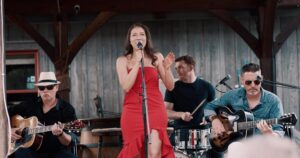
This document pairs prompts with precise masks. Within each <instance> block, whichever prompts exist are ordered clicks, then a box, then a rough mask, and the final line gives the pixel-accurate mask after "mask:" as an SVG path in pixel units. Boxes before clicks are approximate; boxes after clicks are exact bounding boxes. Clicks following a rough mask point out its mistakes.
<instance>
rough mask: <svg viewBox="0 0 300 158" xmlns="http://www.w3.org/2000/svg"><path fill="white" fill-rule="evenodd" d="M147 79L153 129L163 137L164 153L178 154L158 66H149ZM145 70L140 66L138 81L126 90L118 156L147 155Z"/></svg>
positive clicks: (169, 156)
mask: <svg viewBox="0 0 300 158" xmlns="http://www.w3.org/2000/svg"><path fill="white" fill-rule="evenodd" d="M144 74H145V82H146V88H147V102H148V113H149V122H150V131H151V129H155V130H157V131H158V132H159V138H160V140H161V141H162V148H161V153H162V157H164V158H175V155H174V152H173V149H172V146H171V144H170V141H169V138H168V134H167V130H166V128H167V123H168V118H167V111H166V108H165V106H164V102H163V98H162V95H161V92H160V91H159V85H158V71H157V69H156V68H154V67H145V73H144ZM141 83H142V74H141V69H139V72H138V75H137V78H136V81H135V83H134V85H133V87H132V88H131V89H130V91H129V92H127V93H126V94H125V98H124V105H123V111H122V116H121V129H122V136H123V141H124V143H123V149H122V151H121V152H120V154H119V156H118V158H134V157H136V156H138V155H139V154H141V155H140V157H144V123H143V115H142V96H141V95H140V94H141V92H142V88H141Z"/></svg>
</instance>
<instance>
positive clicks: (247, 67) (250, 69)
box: [242, 63, 260, 74]
mask: <svg viewBox="0 0 300 158" xmlns="http://www.w3.org/2000/svg"><path fill="white" fill-rule="evenodd" d="M257 71H260V67H259V65H257V64H254V63H249V64H246V65H244V66H243V67H242V74H244V73H245V72H257Z"/></svg>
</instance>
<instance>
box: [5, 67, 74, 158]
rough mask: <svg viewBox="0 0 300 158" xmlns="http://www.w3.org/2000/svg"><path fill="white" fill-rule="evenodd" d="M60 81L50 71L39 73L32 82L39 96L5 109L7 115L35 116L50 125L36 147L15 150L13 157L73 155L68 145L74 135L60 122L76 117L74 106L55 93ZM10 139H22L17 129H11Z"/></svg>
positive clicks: (63, 156)
mask: <svg viewBox="0 0 300 158" xmlns="http://www.w3.org/2000/svg"><path fill="white" fill-rule="evenodd" d="M59 84H60V82H59V81H57V80H56V76H55V74H54V73H53V72H41V74H40V78H39V81H38V83H37V84H35V85H36V86H37V87H38V96H39V97H38V98H37V99H36V100H32V101H30V102H24V103H22V104H20V105H17V106H14V107H11V108H9V109H8V111H9V115H10V117H13V116H15V115H20V116H22V117H24V118H29V117H32V116H36V117H37V118H38V121H39V122H40V123H41V124H43V125H45V126H47V125H53V126H51V131H50V132H45V133H43V140H42V144H41V147H40V148H39V150H37V151H36V150H34V149H33V148H32V147H29V148H19V149H18V150H17V151H16V152H15V158H24V157H26V158H75V155H73V154H72V153H71V152H70V151H69V150H68V149H67V147H68V146H70V145H73V144H74V142H75V140H76V135H74V134H72V133H68V132H64V131H63V127H62V126H61V123H66V122H70V121H73V120H75V119H76V114H75V109H74V108H73V106H72V105H70V104H69V103H67V102H65V101H64V100H62V99H61V98H59V96H58V95H57V91H58V88H59ZM11 138H12V141H13V142H16V141H17V140H19V139H21V138H22V136H21V135H20V128H12V132H11Z"/></svg>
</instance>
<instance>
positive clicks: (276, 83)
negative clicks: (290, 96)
mask: <svg viewBox="0 0 300 158" xmlns="http://www.w3.org/2000/svg"><path fill="white" fill-rule="evenodd" d="M263 83H265V84H268V85H272V86H274V85H280V86H283V87H288V88H293V89H300V87H298V86H294V85H290V84H286V83H281V82H275V81H270V80H263Z"/></svg>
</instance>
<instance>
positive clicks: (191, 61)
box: [175, 55, 196, 67]
mask: <svg viewBox="0 0 300 158" xmlns="http://www.w3.org/2000/svg"><path fill="white" fill-rule="evenodd" d="M179 61H184V62H185V63H186V64H188V65H192V66H194V67H195V66H196V63H195V60H194V59H193V58H192V57H191V56H189V55H184V56H181V57H178V58H176V59H175V62H179Z"/></svg>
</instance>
